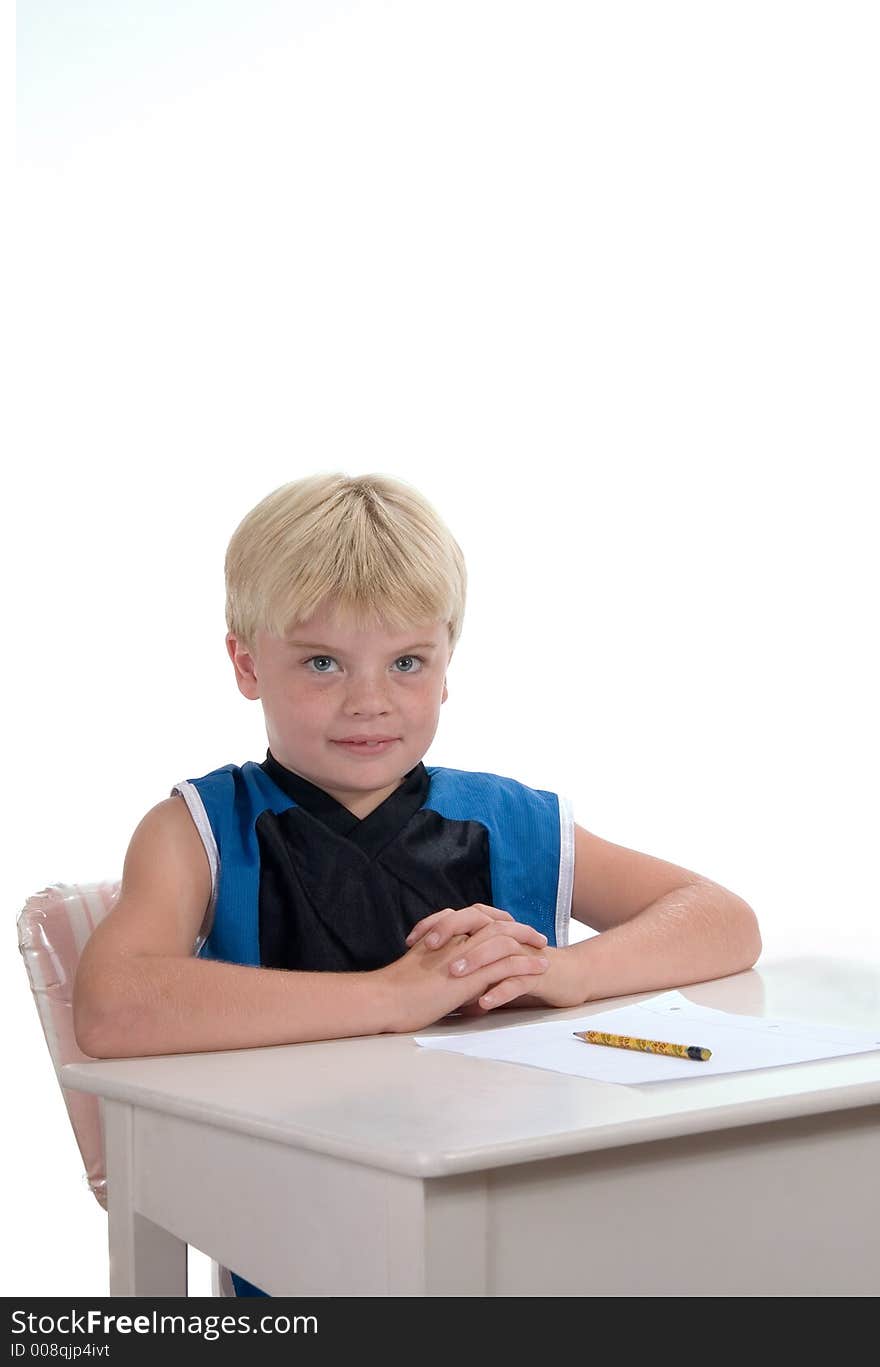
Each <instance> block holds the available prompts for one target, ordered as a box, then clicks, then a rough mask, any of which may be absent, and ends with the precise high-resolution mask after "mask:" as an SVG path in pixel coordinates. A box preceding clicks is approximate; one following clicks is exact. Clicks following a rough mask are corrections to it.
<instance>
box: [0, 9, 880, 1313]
mask: <svg viewBox="0 0 880 1367" xmlns="http://www.w3.org/2000/svg"><path fill="white" fill-rule="evenodd" d="M18 25H19V33H18V39H19V65H18V99H19V114H18V130H19V131H18V144H19V163H20V179H19V188H18V208H19V222H20V236H19V241H18V244H17V247H16V255H15V266H16V275H17V279H18V282H19V284H20V300H19V308H18V309H17V314H16V320H17V321H16V335H15V338H14V341H15V347H14V351H15V361H14V369H13V375H12V379H13V384H12V389H13V393H14V400H15V402H14V410H13V411H14V417H13V428H12V433H11V441H9V442H7V443H6V445H7V455H8V456H9V462H8V464H7V466H6V470H7V473H6V476H5V482H6V493H5V495H4V499H3V509H4V517H3V522H4V537H3V544H4V554H5V558H6V564H5V570H4V582H5V585H6V589H7V591H6V594H5V604H4V607H5V619H6V620H5V640H6V650H5V669H4V678H5V685H6V690H7V696H8V702H7V704H6V707H5V718H6V721H7V726H6V728H5V730H4V743H3V748H4V752H5V759H6V782H5V799H6V801H7V802H8V815H7V817H6V819H5V822H4V830H5V832H6V834H7V837H8V840H7V842H6V849H5V852H4V866H5V877H6V893H7V899H6V900H7V910H6V916H7V917H8V920H7V934H6V941H5V943H6V952H5V953H4V954H3V955H2V956H0V971H2V974H3V997H2V1000H3V1003H4V1007H3V1010H4V1026H5V1037H6V1045H7V1075H8V1073H9V1071H10V1069H11V1078H10V1079H9V1081H8V1083H7V1088H6V1097H7V1121H6V1125H5V1127H4V1155H3V1156H4V1159H5V1163H4V1181H5V1188H6V1197H7V1199H6V1202H5V1205H6V1217H5V1219H4V1225H5V1229H6V1235H5V1237H4V1240H3V1245H4V1246H3V1259H4V1267H3V1274H2V1275H3V1290H4V1294H6V1295H18V1294H25V1295H27V1294H30V1295H37V1294H39V1295H68V1294H69V1295H79V1296H88V1295H95V1294H106V1291H107V1259H106V1217H105V1215H104V1214H103V1212H101V1211H100V1210H99V1208H98V1206H97V1204H96V1202H95V1201H94V1200H93V1198H92V1196H91V1195H90V1194H89V1192H88V1190H87V1188H86V1186H85V1181H84V1179H83V1178H82V1176H81V1173H82V1163H81V1160H80V1157H79V1154H78V1151H77V1150H76V1147H75V1145H74V1141H73V1137H72V1133H71V1130H70V1127H69V1125H68V1123H67V1119H66V1113H65V1111H64V1108H63V1104H62V1100H61V1093H60V1091H59V1089H58V1087H57V1084H56V1081H55V1078H54V1075H53V1072H52V1069H51V1065H50V1062H49V1057H48V1054H47V1051H46V1048H45V1043H44V1040H43V1036H42V1032H41V1029H40V1026H39V1022H38V1018H37V1014H36V1012H35V1010H34V1007H33V1003H32V1000H31V996H30V992H29V989H28V987H27V982H26V978H25V974H24V972H23V969H22V964H21V961H20V958H19V955H18V952H17V950H16V938H15V925H14V922H15V916H16V914H17V912H18V910H19V909H20V907H21V906H22V905H23V903H24V901H25V899H26V898H27V896H28V895H29V894H30V893H32V892H35V891H37V890H39V889H40V888H43V887H45V886H46V885H47V884H49V883H53V882H67V881H90V880H96V879H100V878H104V877H116V876H118V874H119V872H120V870H121V865H122V859H123V855H124V852H125V848H126V845H127V843H128V839H129V837H130V835H131V832H132V830H133V829H134V827H135V825H136V824H137V822H138V821H139V820H140V817H141V816H142V815H143V814H144V812H145V811H146V810H147V809H148V808H149V807H151V806H152V805H153V804H154V803H156V802H157V801H159V800H160V799H162V798H163V797H165V796H167V794H168V792H169V790H170V788H171V785H172V784H173V783H175V782H176V781H177V780H179V779H182V778H186V777H192V776H195V775H198V774H201V773H204V772H206V771H207V770H209V769H212V768H216V767H217V766H219V765H221V764H226V763H242V762H244V761H245V760H247V759H257V760H260V759H262V758H263V756H264V753H265V736H264V733H263V731H262V727H261V714H260V711H259V707H258V705H257V704H252V703H248V702H246V701H245V700H244V699H243V698H242V697H241V696H240V695H239V693H238V692H237V690H236V689H235V685H234V680H233V674H232V670H231V666H230V665H229V663H228V660H227V657H226V655H225V650H224V645H223V636H224V630H225V627H224V620H223V575H222V566H223V554H224V550H225V546H226V542H227V540H228V538H229V536H230V535H231V533H232V531H233V530H234V528H235V526H236V525H237V523H238V521H239V520H240V518H241V517H242V516H243V515H244V513H245V512H247V511H248V509H249V508H250V507H251V506H253V504H254V503H256V502H257V501H258V500H259V499H260V498H262V497H263V496H264V495H265V494H266V493H268V492H269V491H270V490H271V489H273V488H275V487H277V486H278V485H279V484H282V483H285V482H286V481H288V480H291V479H295V478H298V477H300V476H303V475H306V474H311V473H314V472H316V471H321V470H343V471H346V472H348V473H351V474H360V473H366V472H370V471H377V472H382V473H387V474H391V475H394V476H397V477H399V478H401V479H404V480H406V481H408V482H410V483H412V484H414V485H415V486H416V487H418V488H419V489H421V491H422V492H423V493H424V494H425V495H426V496H427V497H428V498H429V499H430V500H431V501H432V502H433V503H434V506H435V507H436V508H437V510H438V511H439V512H440V514H441V516H443V517H444V518H445V520H446V521H447V522H448V524H449V525H450V527H451V529H452V530H453V533H454V534H455V536H456V537H457V538H458V540H459V542H460V544H461V546H462V548H463V550H464V552H465V555H466V558H467V561H468V566H469V572H470V592H469V605H468V612H467V617H466V622H465V629H464V635H463V638H462V640H461V643H460V645H459V648H458V651H457V652H456V655H455V658H454V660H453V663H452V666H451V669H450V673H449V694H450V696H449V700H448V702H447V703H446V704H445V706H444V708H443V710H442V718H441V724H440V729H439V731H438V734H437V737H436V740H435V742H434V745H433V746H432V748H431V750H430V751H429V753H428V755H427V756H426V760H427V762H428V763H435V764H445V765H449V766H451V767H456V768H468V769H478V770H489V771H494V772H497V773H501V774H508V775H511V776H513V777H516V778H518V779H520V780H521V781H523V782H525V783H529V784H531V785H533V786H535V787H541V788H549V789H552V790H554V791H557V792H560V793H563V794H565V795H567V796H569V797H570V798H571V799H572V801H573V803H574V812H575V820H576V821H577V822H578V823H579V824H581V825H583V826H586V827H587V828H588V829H590V830H593V831H595V832H596V833H597V834H599V835H601V836H603V837H604V838H606V839H610V840H613V841H616V842H618V843H620V844H624V845H628V846H631V847H634V848H637V849H640V850H644V851H647V852H649V853H652V854H656V855H658V856H660V857H661V858H665V859H669V860H671V861H673V862H675V863H679V864H682V865H684V866H686V867H688V868H690V869H693V870H696V871H698V872H700V873H704V874H706V875H708V876H709V877H712V878H714V879H716V880H717V881H718V882H721V883H723V884H725V885H726V886H728V887H730V888H732V889H733V890H735V891H736V892H738V893H740V894H741V895H742V896H744V897H746V898H747V899H748V900H749V901H750V902H751V904H752V906H753V907H754V908H755V910H756V911H757V913H758V916H759V920H760V923H761V926H762V929H763V933H764V941H765V956H766V957H767V958H768V959H771V958H774V957H779V956H781V955H784V954H788V955H810V954H815V953H819V952H821V953H825V954H830V955H834V956H840V957H844V958H849V959H853V960H856V959H860V960H862V961H867V960H870V959H871V958H873V959H874V960H878V959H880V941H878V933H877V916H878V903H880V897H878V890H877V878H876V873H875V863H876V848H877V818H878V803H877V773H878V760H880V754H878V750H880V746H878V729H877V697H878V696H880V679H878V668H877V651H876V637H877V585H878V568H880V566H878V550H877V539H878V538H877V524H878V517H877V515H878V509H877V496H876V492H875V483H874V480H875V478H876V465H877V455H878V410H877V375H878V346H877V319H878V317H880V289H878V264H877V262H878V254H877V242H878V241H880V212H878V180H877V152H878V148H877V129H878V126H880V108H878V104H880V99H878V85H877V80H876V72H877V66H878V55H880V54H878V43H877V19H876V7H875V6H874V5H873V4H870V3H865V4H858V3H846V2H845V0H835V2H834V3H809V2H808V0H799V2H798V3H779V2H778V0H759V3H748V2H743V3H738V4H736V5H733V4H716V3H707V2H706V0H696V2H694V3H657V2H656V0H647V2H645V3H642V2H636V0H630V2H629V3H627V0H613V3H607V4H606V3H603V4H593V3H585V0H576V2H574V3H562V2H560V0H540V3H537V2H536V0H530V2H529V3H515V0H444V3H442V4H440V3H427V2H426V0H386V2H385V3H378V0H365V2H364V3H361V4H356V3H346V2H345V0H336V3H330V2H329V0H324V2H323V3H318V0H314V2H313V3H292V2H291V3H280V0H279V3H275V4H273V3H269V0H248V3H247V4H244V3H242V4H238V5H236V4H234V3H231V0H226V3H220V0H202V2H200V3H191V4H189V5H187V6H185V7H181V6H179V5H178V4H176V3H171V0H164V2H162V3H159V2H158V0H151V3H150V4H149V5H148V4H146V3H142V4H135V3H133V0H100V3H98V2H93V3H90V4H86V3H85V0H41V2H40V3H37V0H21V3H20V4H19V14H18ZM865 971H866V972H867V969H865ZM873 981H876V978H875V979H873ZM768 1010H771V1011H772V1002H770V1003H768ZM206 1268H207V1263H206V1260H204V1259H202V1258H201V1256H200V1255H199V1256H198V1257H194V1259H193V1278H192V1290H193V1292H195V1293H204V1292H206V1291H207V1289H208V1282H207V1275H206Z"/></svg>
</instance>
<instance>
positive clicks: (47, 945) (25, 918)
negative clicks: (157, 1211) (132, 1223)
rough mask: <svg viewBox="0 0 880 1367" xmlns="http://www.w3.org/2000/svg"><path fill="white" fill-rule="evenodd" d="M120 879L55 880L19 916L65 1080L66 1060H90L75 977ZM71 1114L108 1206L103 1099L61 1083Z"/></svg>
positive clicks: (89, 1174) (44, 1021)
mask: <svg viewBox="0 0 880 1367" xmlns="http://www.w3.org/2000/svg"><path fill="white" fill-rule="evenodd" d="M119 888H120V883H119V880H116V881H113V882H102V883H54V884H53V885H52V886H51V887H48V888H44V889H43V891H42V892H37V893H34V895H33V896H32V897H29V898H28V900H27V902H26V903H25V905H24V907H23V909H22V911H21V912H20V913H19V917H18V947H19V949H20V950H21V955H22V958H23V959H24V966H25V969H26V970H27V975H28V980H29V982H30V985H31V991H32V992H33V994H34V1002H35V1003H36V1007H37V1012H38V1014H39V1017H40V1024H41V1025H42V1027H43V1034H44V1035H45V1037H46V1044H47V1045H48V1046H49V1054H50V1055H51V1058H52V1063H53V1066H54V1068H55V1076H56V1077H58V1079H59V1086H60V1085H61V1081H60V1076H59V1074H60V1071H61V1069H62V1068H63V1066H64V1064H65V1063H81V1062H83V1061H84V1060H85V1061H86V1062H87V1061H88V1060H89V1057H90V1056H89V1055H88V1054H84V1053H83V1052H82V1050H81V1049H80V1048H79V1047H78V1045H77V1042H76V1036H75V1035H74V1032H73V980H74V978H75V976H76V967H77V964H78V963H79V956H80V954H81V953H82V951H83V948H84V946H85V943H86V941H87V940H88V938H89V936H90V935H91V933H92V931H93V930H94V929H95V927H96V926H97V925H98V923H99V922H100V921H102V920H103V919H104V917H105V916H106V915H107V912H108V911H109V910H110V908H111V907H112V906H113V904H114V902H115V901H116V898H117V897H118V895H119ZM61 1094H62V1096H63V1097H64V1104H65V1106H66V1107H67V1114H68V1116H69V1118H70V1123H71V1125H72V1126H73V1133H74V1135H75V1137H76V1142H77V1145H78V1146H79V1151H80V1154H81V1156H82V1160H83V1163H84V1164H85V1169H86V1171H85V1176H86V1180H87V1182H88V1184H89V1188H90V1190H91V1191H92V1193H93V1194H94V1197H95V1199H96V1201H97V1202H98V1204H99V1205H100V1206H103V1208H104V1210H106V1209H107V1177H106V1173H105V1169H104V1130H103V1124H102V1120H101V1106H100V1101H99V1098H98V1097H96V1096H93V1095H91V1094H90V1093H88V1092H75V1091H71V1090H69V1089H68V1088H66V1087H61Z"/></svg>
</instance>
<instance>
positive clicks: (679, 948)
mask: <svg viewBox="0 0 880 1367" xmlns="http://www.w3.org/2000/svg"><path fill="white" fill-rule="evenodd" d="M563 952H564V955H565V957H566V958H568V959H569V964H568V965H566V967H567V969H570V970H571V971H573V973H574V976H575V979H576V982H577V990H578V993H580V990H581V989H583V993H584V995H583V997H582V1000H583V1001H591V1000H596V999H603V998H605V997H619V996H626V995H627V994H628V993H631V992H645V991H651V990H652V989H654V988H664V987H682V986H685V985H686V984H687V983H695V982H703V981H706V980H709V979H711V978H722V977H726V976H727V975H728V974H730V973H740V972H742V971H743V970H744V969H747V968H751V966H752V964H753V963H755V961H756V960H757V958H758V955H759V954H760V952H761V936H760V932H759V930H758V923H757V920H756V918H755V914H754V912H753V911H752V909H751V907H750V906H749V905H748V903H747V902H744V901H743V900H742V899H741V898H739V897H736V896H735V895H734V894H733V893H731V892H728V891H727V889H725V888H722V887H719V886H718V885H717V884H715V883H711V882H699V883H693V884H688V885H687V886H685V887H681V888H675V889H674V890H673V891H672V892H670V893H667V894H666V896H665V897H661V898H658V900H657V901H656V902H652V903H651V904H650V906H647V907H645V909H644V910H643V911H640V912H639V913H638V914H637V915H635V916H633V917H631V919H630V920H629V921H625V922H624V923H623V924H622V925H619V926H614V927H612V928H611V929H609V930H606V931H603V932H602V933H601V934H599V935H595V936H593V937H591V938H590V939H589V940H582V941H580V942H578V943H577V944H574V945H571V946H570V947H569V948H568V949H566V950H564V951H563Z"/></svg>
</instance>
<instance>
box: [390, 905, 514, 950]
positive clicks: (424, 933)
mask: <svg viewBox="0 0 880 1367" xmlns="http://www.w3.org/2000/svg"><path fill="white" fill-rule="evenodd" d="M489 911H490V908H488V907H482V906H472V907H461V908H460V909H459V910H457V911H453V910H452V908H451V907H447V908H446V909H445V910H444V911H435V912H434V913H433V914H432V915H431V916H425V917H424V919H423V920H421V921H419V923H418V925H415V926H413V928H412V930H411V931H410V933H409V935H407V937H406V943H407V944H408V945H409V946H410V947H412V945H414V944H418V942H419V940H421V939H424V941H425V943H426V944H427V946H428V948H429V949H437V948H438V947H439V946H440V945H445V944H446V943H447V941H448V940H450V939H451V937H452V936H453V935H461V934H465V935H472V934H473V933H474V932H475V931H477V930H480V929H482V927H483V926H487V925H490V924H491V923H492V921H493V919H495V918H493V917H491V916H490V915H489ZM502 915H503V916H504V917H507V918H508V919H510V920H512V919H513V918H512V917H511V916H510V914H509V912H506V911H505V912H503V913H501V912H499V913H498V917H501V916H502Z"/></svg>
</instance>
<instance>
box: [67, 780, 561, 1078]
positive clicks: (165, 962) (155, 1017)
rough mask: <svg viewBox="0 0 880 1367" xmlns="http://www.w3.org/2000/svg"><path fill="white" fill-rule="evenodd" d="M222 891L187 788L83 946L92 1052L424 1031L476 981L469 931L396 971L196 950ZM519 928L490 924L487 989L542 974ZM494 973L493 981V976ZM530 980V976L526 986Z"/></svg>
mask: <svg viewBox="0 0 880 1367" xmlns="http://www.w3.org/2000/svg"><path fill="white" fill-rule="evenodd" d="M210 896H211V874H210V869H209V866H208V860H207V856H206V854H205V851H204V847H203V846H202V842H201V839H200V837H199V834H198V832H197V830H196V828H195V825H194V823H193V821H192V818H191V817H190V815H189V812H188V810H187V808H186V804H185V803H184V801H183V799H182V798H181V797H179V796H175V797H171V798H168V799H166V800H165V801H164V802H160V803H159V804H158V805H157V806H156V807H154V808H153V809H152V810H151V811H150V812H148V813H147V815H146V816H145V817H144V819H143V821H142V822H141V823H140V825H139V826H138V828H137V830H136V831H135V833H134V835H133V836H132V840H131V844H130V845H129V849H128V853H127V854H126V858H125V864H124V868H123V874H122V887H121V890H120V896H119V899H118V901H117V903H116V905H115V906H114V907H113V909H112V911H110V912H109V914H108V915H107V916H106V917H105V919H104V920H103V921H102V922H101V924H100V925H99V926H98V927H97V929H96V930H95V931H94V933H93V934H92V936H91V937H90V939H89V941H88V943H87V944H86V947H85V949H84V950H83V953H82V956H81V959H80V963H79V969H78V971H77V975H76V980H75V984H74V995H73V1018H74V1030H75V1032H76V1038H77V1043H78V1044H79V1047H80V1048H81V1049H82V1050H83V1052H84V1053H86V1054H89V1055H90V1056H91V1057H93V1058H127V1057H140V1056H143V1055H149V1054H175V1053H195V1052H200V1051H202V1050H215V1049H246V1048H254V1047H258V1046H262V1045H273V1044H291V1043H296V1042H299V1041H305V1040H321V1039H336V1038H342V1037H345V1036H351V1035H370V1034H381V1033H383V1032H386V1031H395V1030H414V1029H421V1028H422V1027H423V1026H425V1025H428V1024H430V1023H431V1022H432V1021H435V1020H438V1019H439V1018H440V1017H442V1016H444V1015H447V1014H448V1013H449V1012H450V1011H454V1010H456V1009H457V1008H458V1007H459V1006H461V1005H462V1004H463V1002H465V1001H466V1000H467V999H468V997H469V995H471V994H472V992H473V988H472V987H468V985H466V984H462V983H461V982H459V981H458V980H457V979H456V978H454V977H453V976H452V975H451V974H450V970H449V965H450V964H451V962H452V961H453V960H454V959H455V958H456V957H457V954H458V944H460V943H461V942H462V941H463V937H458V938H457V940H456V941H454V942H450V943H448V944H446V945H444V946H443V947H442V948H441V949H439V950H428V949H427V948H426V946H424V945H416V946H414V947H413V948H412V949H411V950H410V951H409V952H408V953H407V954H405V955H404V956H403V957H402V958H401V959H399V960H397V961H396V962H395V963H393V964H390V965H389V966H388V967H387V968H385V969H378V970H375V971H373V972H369V973H307V972H288V971H286V970H283V969H272V968H252V967H250V966H247V965H243V964H230V963H221V962H217V961H214V960H206V959H199V958H196V957H194V956H193V948H194V945H195V940H196V936H197V935H198V932H199V929H200V927H201V925H202V922H203V919H204V916H205V912H206V910H207V907H208V904H209V901H210ZM518 933H520V932H518V930H517V928H516V927H515V926H514V927H513V928H510V927H505V928H504V933H503V934H499V933H498V930H497V928H496V926H495V925H494V924H493V926H490V927H487V928H486V930H485V932H483V938H482V939H481V940H480V944H481V946H484V945H485V941H486V940H487V939H492V940H493V944H492V945H490V946H489V949H488V951H486V950H485V949H484V955H485V956H486V957H487V958H489V959H491V962H487V963H486V964H484V966H482V967H481V969H480V970H479V971H478V972H477V973H476V974H475V975H473V977H472V980H473V979H479V980H480V985H481V986H482V987H487V986H489V984H490V983H492V982H497V981H500V980H502V979H504V978H510V977H511V975H517V976H518V981H520V982H524V975H530V974H531V975H534V974H537V973H541V972H543V971H544V969H545V968H546V960H545V959H541V958H539V951H538V949H537V948H535V947H534V946H533V945H530V944H528V943H525V942H523V943H518V942H517V938H516V937H517V934H518ZM483 979H485V982H483ZM520 990H521V991H524V990H525V986H523V987H521V989H520Z"/></svg>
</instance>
